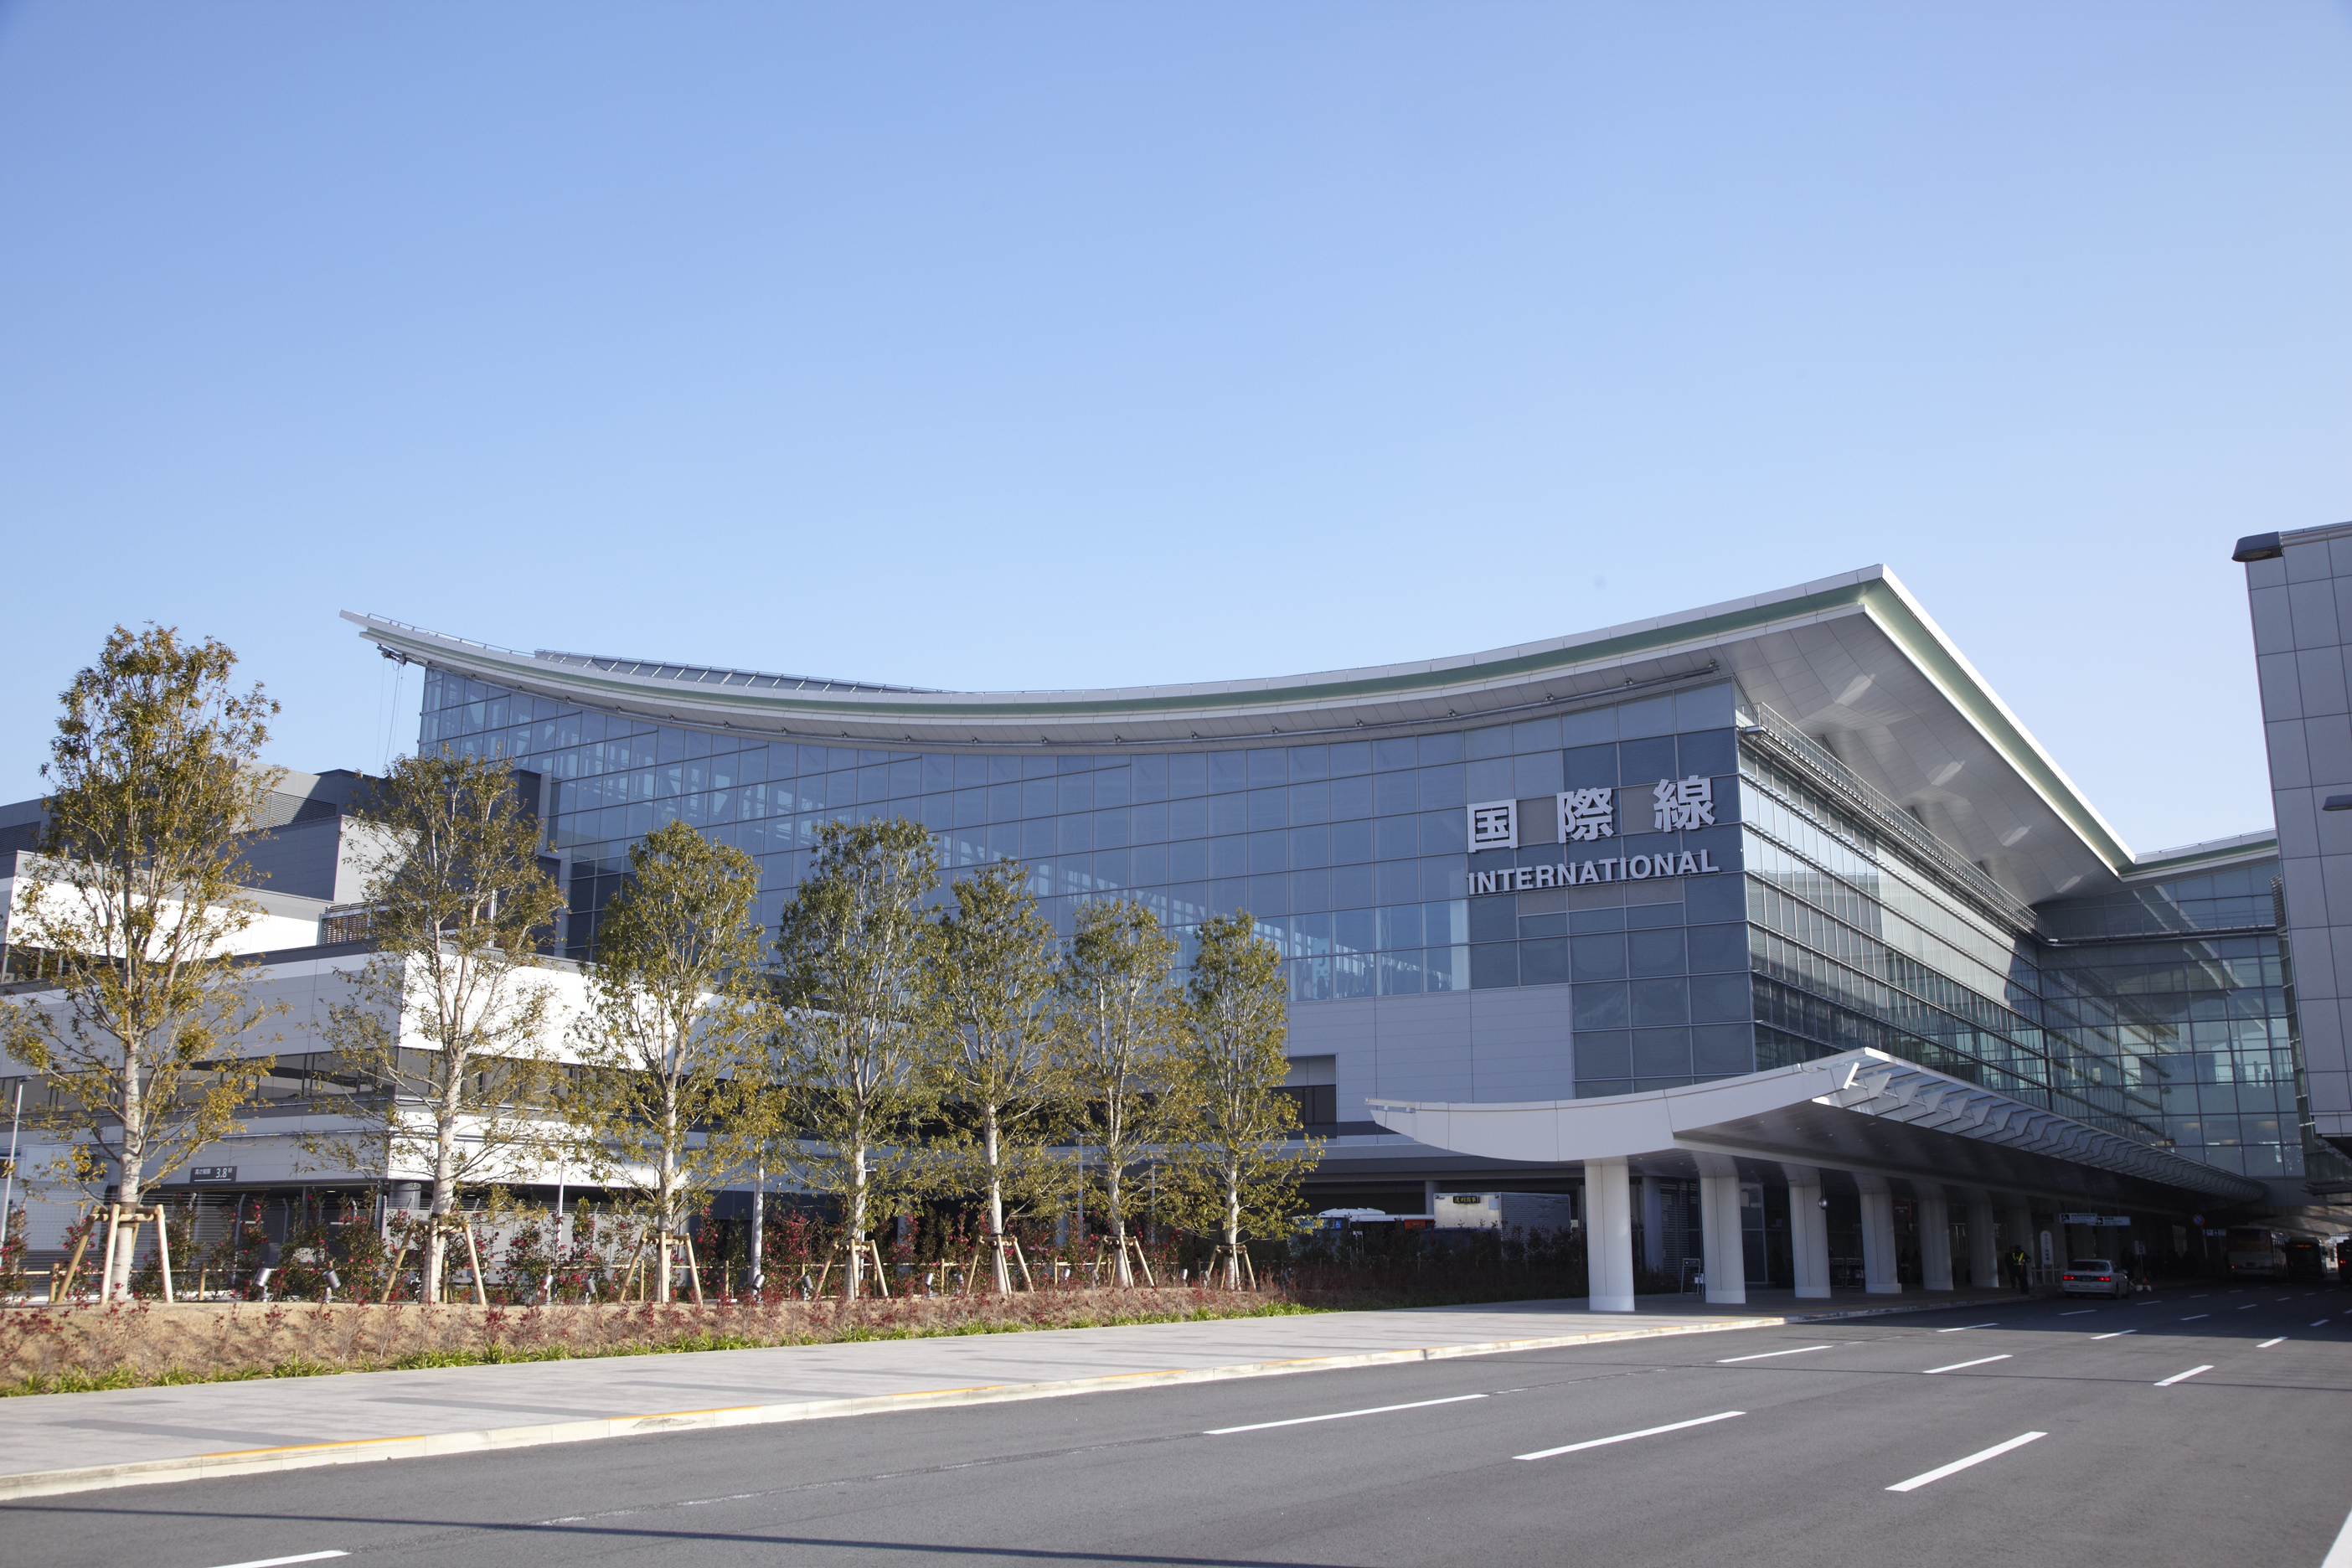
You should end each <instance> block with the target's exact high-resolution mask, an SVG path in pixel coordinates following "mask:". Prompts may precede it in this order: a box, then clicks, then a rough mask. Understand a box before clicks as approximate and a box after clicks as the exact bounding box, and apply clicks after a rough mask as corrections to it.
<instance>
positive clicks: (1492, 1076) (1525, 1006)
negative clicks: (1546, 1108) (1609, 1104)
mask: <svg viewBox="0 0 2352 1568" xmlns="http://www.w3.org/2000/svg"><path fill="white" fill-rule="evenodd" d="M1470 995H1471V1003H1472V1005H1471V1030H1472V1034H1471V1047H1470V1059H1471V1070H1472V1073H1473V1076H1474V1077H1475V1079H1477V1083H1478V1098H1479V1099H1481V1100H1573V1099H1575V1098H1576V1056H1575V1052H1574V1049H1573V1047H1572V1045H1571V1042H1570V1033H1569V1026H1568V987H1567V986H1565V985H1530V986H1523V987H1518V988H1515V989H1503V990H1495V991H1474V992H1472V993H1471V994H1470Z"/></svg>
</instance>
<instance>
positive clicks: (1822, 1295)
mask: <svg viewBox="0 0 2352 1568" xmlns="http://www.w3.org/2000/svg"><path fill="white" fill-rule="evenodd" d="M1789 1257H1790V1262H1791V1263H1793V1264H1794V1265H1795V1266H1796V1273H1797V1297H1798V1299H1799V1300H1809V1301H1824V1300H1828V1299H1829V1294H1830V1216H1829V1211H1828V1210H1826V1209H1824V1208H1822V1176H1821V1173H1820V1172H1818V1171H1815V1170H1812V1169H1811V1168H1810V1167H1807V1168H1804V1169H1803V1173H1802V1174H1799V1173H1797V1171H1795V1170H1791V1171H1790V1175H1789Z"/></svg>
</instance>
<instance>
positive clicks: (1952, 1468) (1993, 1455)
mask: <svg viewBox="0 0 2352 1568" xmlns="http://www.w3.org/2000/svg"><path fill="white" fill-rule="evenodd" d="M2047 1436H2050V1434H2049V1433H2047V1432H2028V1433H2026V1434H2024V1435H2023V1436H2017V1437H2011V1439H2010V1440H2009V1441H2008V1442H2006V1443H1995V1444H1994V1445H1993V1446H1992V1447H1990V1448H1987V1449H1986V1450H1985V1451H1984V1452H1983V1453H1981V1454H1970V1455H1969V1457H1968V1458H1965V1459H1954V1460H1953V1461H1952V1462H1951V1463H1950V1464H1948V1465H1939V1466H1937V1468H1934V1469H1932V1470H1929V1471H1928V1472H1927V1474H1926V1475H1924V1476H1913V1477H1912V1478H1911V1479H1909V1480H1907V1481H1897V1482H1895V1484H1894V1485H1893V1486H1891V1487H1889V1488H1887V1490H1888V1491H1891V1492H1916V1491H1917V1490H1918V1489H1920V1488H1921V1487H1924V1486H1926V1485H1927V1483H1928V1482H1930V1481H1940V1480H1942V1479H1944V1478H1945V1477H1946V1476H1950V1475H1957V1474H1958V1473H1959V1472H1960V1471H1962V1470H1965V1469H1967V1468H1969V1466H1970V1465H1981V1464H1983V1463H1984V1462H1985V1461H1986V1460H1987V1459H1997V1458H2000V1457H2001V1456H2002V1455H2003V1454H2006V1453H2008V1452H2009V1451H2010V1450H2011V1448H2022V1447H2025V1446H2026V1445H2027V1444H2028V1443H2031V1442H2032V1441H2033V1440H2034V1439H2035V1438H2037V1437H2047Z"/></svg>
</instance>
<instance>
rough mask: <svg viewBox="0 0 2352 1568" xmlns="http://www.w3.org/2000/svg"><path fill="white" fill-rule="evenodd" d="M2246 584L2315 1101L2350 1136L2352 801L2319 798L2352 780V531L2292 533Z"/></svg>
mask: <svg viewBox="0 0 2352 1568" xmlns="http://www.w3.org/2000/svg"><path fill="white" fill-rule="evenodd" d="M2246 588H2247V594H2246V598H2247V605H2248V612H2249V614H2250V615H2251V616H2252V622H2253V633H2254V647H2255V649H2256V650H2257V651H2256V658H2255V665H2256V668H2257V671H2258V675H2259V679H2260V684H2261V689H2262V700H2263V721H2264V725H2265V729H2266V739H2267V742H2268V746H2267V749H2268V752H2269V757H2270V765H2271V805H2272V809H2273V813H2274V814H2275V817H2276V821H2277V824H2278V833H2279V848H2280V852H2281V863H2280V875H2281V878H2282V879H2283V880H2284V887H2285V891H2286V905H2287V910H2286V913H2287V931H2288V937H2289V940H2290V942H2291V944H2292V948H2291V951H2292V952H2293V954H2294V979H2295V1004H2296V1008H2295V1011H2296V1022H2297V1024H2298V1026H2299V1028H2300V1031H2301V1034H2302V1037H2303V1056H2304V1067H2305V1075H2306V1079H2307V1082H2308V1083H2309V1086H2310V1092H2311V1108H2312V1113H2313V1116H2314V1119H2315V1121H2316V1123H2317V1126H2318V1131H2320V1133H2321V1134H2322V1135H2323V1136H2327V1137H2332V1138H2338V1139H2343V1138H2352V1046H2347V1040H2346V1037H2345V1025H2344V1018H2345V1012H2346V1008H2345V1000H2346V996H2345V988H2346V986H2347V984H2352V813H2328V812H2323V811H2321V810H2320V809H2319V806H2320V804H2321V801H2322V799H2323V798H2324V797H2325V796H2326V795H2328V794H2331V793H2336V794H2341V793H2347V791H2352V723H2347V718H2346V713H2347V707H2352V684H2347V679H2346V655H2347V647H2346V646H2345V633H2346V630H2347V626H2352V618H2347V610H2352V541H2341V540H2339V541H2327V540H2320V541H2316V542H2302V543H2289V544H2288V545H2287V548H2286V554H2285V557H2284V559H2283V560H2273V561H2258V562H2253V563H2249V565H2248V566H2247V568H2246ZM2290 649H2292V650H2294V651H2292V652H2290V651H2288V650H2290Z"/></svg>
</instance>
